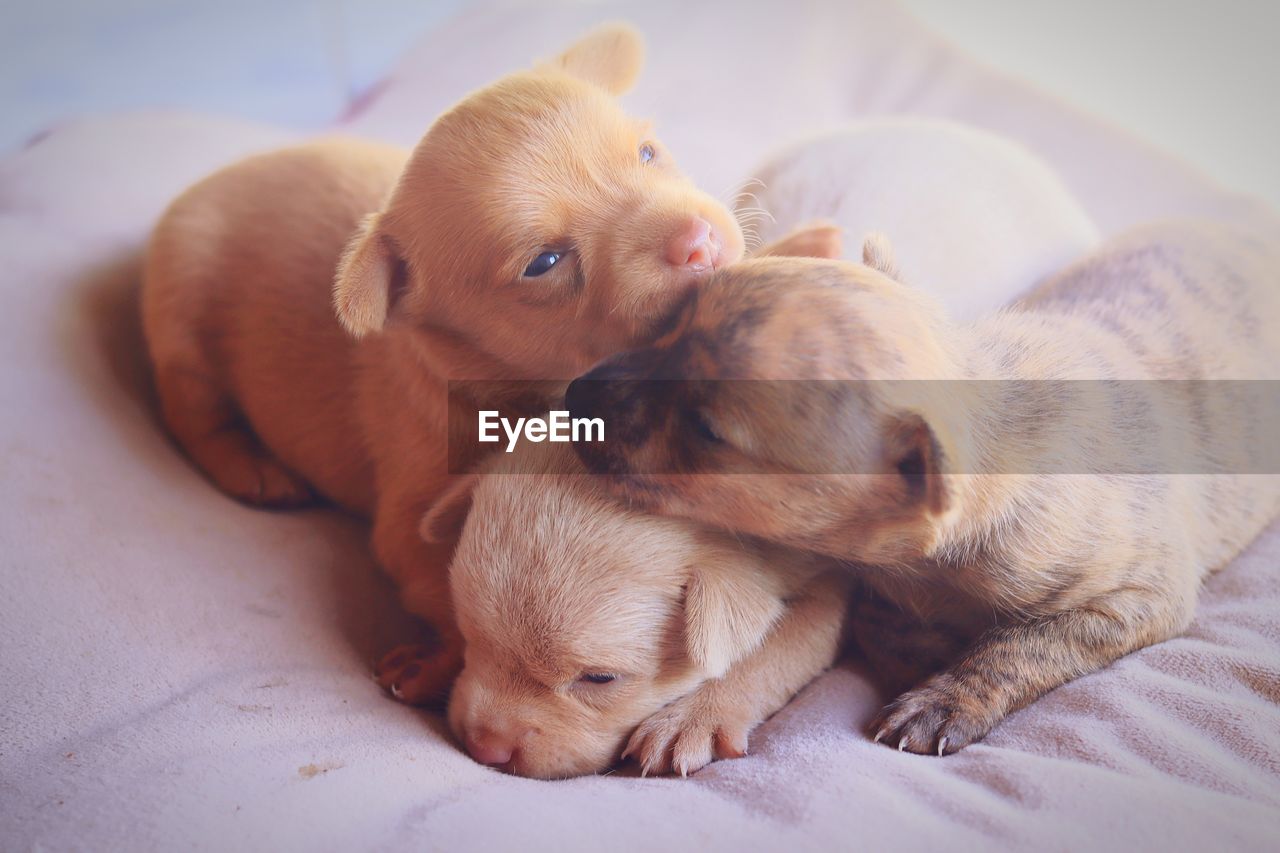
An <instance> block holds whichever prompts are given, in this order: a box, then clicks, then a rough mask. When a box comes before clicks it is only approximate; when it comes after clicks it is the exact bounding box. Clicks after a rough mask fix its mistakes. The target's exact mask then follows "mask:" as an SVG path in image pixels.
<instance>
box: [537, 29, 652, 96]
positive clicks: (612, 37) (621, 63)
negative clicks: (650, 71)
mask: <svg viewBox="0 0 1280 853" xmlns="http://www.w3.org/2000/svg"><path fill="white" fill-rule="evenodd" d="M643 66H644V39H643V38H642V37H641V36H640V33H639V32H638V31H637V30H636V29H635V27H632V26H630V25H628V24H621V23H614V24H603V25H601V26H599V27H596V28H595V29H594V30H592V31H591V32H589V33H587V34H586V35H585V36H583V37H582V38H581V39H579V40H578V41H576V42H574V43H573V44H572V45H571V46H570V47H569V48H568V49H566V50H565V51H564V53H562V54H560V55H559V56H557V57H556V58H555V59H552V60H550V61H548V62H546V63H544V64H543V66H542V67H546V68H558V69H560V70H561V71H564V72H566V73H568V74H572V75H573V76H574V77H577V78H578V79H580V80H586V81H587V82H588V83H594V84H595V85H597V86H599V87H600V88H602V89H604V90H605V91H606V92H610V93H612V94H614V95H621V94H623V93H624V92H626V91H628V90H629V89H630V88H631V87H632V86H634V85H635V82H636V78H637V77H639V76H640V69H641V68H642V67H643Z"/></svg>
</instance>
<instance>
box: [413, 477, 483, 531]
mask: <svg viewBox="0 0 1280 853" xmlns="http://www.w3.org/2000/svg"><path fill="white" fill-rule="evenodd" d="M479 480H480V475H479V474H466V475H463V476H461V477H454V478H453V482H451V483H450V484H449V485H448V487H447V488H446V489H445V490H444V492H443V493H442V494H441V495H440V497H438V498H436V502H435V503H433V504H432V505H431V509H429V510H427V514H426V515H424V516H423V517H422V521H421V523H419V524H418V534H419V535H420V536H421V537H422V538H423V539H424V540H426V541H427V542H431V543H433V544H438V543H446V542H455V541H457V539H458V537H459V536H461V535H462V526H463V525H464V524H466V523H467V514H468V513H470V512H471V493H472V492H473V491H475V487H476V483H477V482H479Z"/></svg>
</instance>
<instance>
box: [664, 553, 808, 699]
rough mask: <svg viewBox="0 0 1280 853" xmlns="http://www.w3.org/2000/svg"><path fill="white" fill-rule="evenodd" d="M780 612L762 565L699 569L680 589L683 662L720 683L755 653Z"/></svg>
mask: <svg viewBox="0 0 1280 853" xmlns="http://www.w3.org/2000/svg"><path fill="white" fill-rule="evenodd" d="M734 562H735V563H736V562H737V561H736V560H735V561H734ZM783 609H784V605H783V603H782V598H781V596H780V595H779V594H778V593H777V591H776V590H774V589H773V588H772V585H771V584H770V583H769V574H768V570H767V569H766V568H765V567H764V566H762V565H756V566H738V565H734V566H733V567H732V568H729V567H725V566H721V565H715V564H706V565H702V566H699V567H698V568H696V569H694V571H693V573H692V574H691V575H690V577H689V580H688V582H687V584H686V585H685V597H684V620H685V626H684V630H685V645H686V647H687V649H688V652H689V658H690V659H691V660H692V661H693V662H694V663H695V664H696V665H697V666H698V667H699V668H700V669H701V670H702V671H703V672H705V673H706V675H707V676H708V677H709V678H720V677H721V676H723V675H724V674H725V673H726V672H728V671H729V667H731V666H733V665H734V664H735V663H737V662H738V661H739V660H741V659H742V658H744V657H746V656H747V655H749V654H751V652H753V651H755V650H756V649H757V648H759V646H760V644H761V643H762V642H763V641H764V638H765V636H766V635H768V633H769V631H770V629H772V628H773V625H774V623H775V622H777V621H778V619H779V618H780V617H781V616H782V612H783Z"/></svg>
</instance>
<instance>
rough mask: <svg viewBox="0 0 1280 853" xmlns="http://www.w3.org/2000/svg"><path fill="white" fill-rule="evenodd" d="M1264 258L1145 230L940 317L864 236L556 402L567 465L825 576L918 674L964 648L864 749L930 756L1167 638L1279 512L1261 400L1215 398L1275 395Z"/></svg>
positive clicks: (1158, 228) (708, 289)
mask: <svg viewBox="0 0 1280 853" xmlns="http://www.w3.org/2000/svg"><path fill="white" fill-rule="evenodd" d="M1278 264H1280V252H1278V251H1277V249H1276V241H1275V240H1274V239H1273V238H1272V239H1264V238H1260V237H1259V236H1258V235H1257V234H1254V233H1250V232H1247V231H1244V230H1242V229H1233V228H1230V227H1226V226H1219V225H1212V224H1206V223H1164V224H1155V225H1150V226H1146V227H1143V228H1140V229H1136V230H1134V231H1132V232H1129V233H1127V234H1125V235H1122V236H1120V237H1117V238H1114V239H1113V240H1112V241H1110V242H1109V243H1108V244H1106V245H1105V246H1104V247H1103V248H1102V249H1101V250H1099V252H1098V253H1096V254H1095V255H1093V256H1091V257H1090V258H1088V259H1086V260H1083V261H1081V262H1079V263H1078V264H1076V265H1073V266H1072V267H1069V268H1068V269H1066V270H1064V271H1063V272H1061V273H1060V274H1059V275H1057V276H1055V277H1053V278H1052V279H1050V280H1049V281H1048V282H1046V283H1045V284H1043V285H1042V286H1040V287H1039V288H1037V289H1035V290H1033V291H1032V292H1030V293H1029V294H1027V295H1026V296H1025V297H1024V298H1023V299H1021V300H1020V301H1018V302H1017V303H1016V304H1014V305H1013V306H1011V307H1009V308H1008V309H1006V310H1003V311H1001V312H998V313H996V314H994V315H992V316H989V317H988V318H985V319H982V320H978V321H976V322H974V323H972V324H968V325H963V326H962V325H957V324H954V323H952V322H951V321H949V320H948V319H947V318H946V317H945V315H944V314H943V312H942V311H941V310H940V309H938V307H937V306H936V304H934V303H933V302H932V301H931V300H929V299H928V298H926V297H925V296H923V295H922V294H921V293H920V292H918V291H916V290H915V289H913V288H911V287H907V286H905V285H903V284H901V283H899V282H898V281H896V280H895V279H894V269H895V267H894V263H893V256H892V251H891V247H890V246H889V245H888V243H887V241H885V240H884V239H883V238H879V237H877V238H875V239H873V240H871V241H869V242H868V244H867V246H866V248H865V251H864V263H863V264H854V263H845V262H822V261H804V260H798V259H797V260H783V259H775V260H769V259H764V260H759V261H746V262H744V263H743V264H741V265H739V266H738V267H736V268H733V269H729V270H725V271H724V272H722V273H719V274H717V276H716V277H714V278H713V279H712V280H710V281H708V282H707V283H706V284H705V285H704V287H702V288H701V289H700V290H699V291H698V293H697V294H696V295H694V296H692V297H690V298H689V300H688V302H687V304H686V306H685V308H684V312H683V316H682V317H681V318H680V319H679V320H678V321H676V323H675V326H674V327H673V329H672V331H671V332H670V333H669V334H668V335H667V336H665V337H664V338H662V339H660V340H659V341H658V342H657V343H656V344H654V345H652V346H650V347H646V348H642V349H639V350H636V351H633V352H630V353H625V354H622V355H619V356H615V357H613V358H612V359H610V360H607V361H606V362H605V363H604V364H602V365H601V366H599V367H597V368H596V369H595V370H593V371H591V372H589V373H587V374H586V375H585V377H583V378H582V379H580V380H578V381H576V382H575V383H573V385H571V386H570V388H569V392H568V402H569V405H568V408H569V410H570V412H571V413H572V414H573V415H574V416H588V417H601V418H603V419H604V422H605V424H606V429H607V436H611V438H609V439H608V440H607V441H606V442H604V443H603V444H600V443H597V444H586V443H578V444H577V445H576V449H577V450H578V451H579V454H580V456H581V457H582V459H583V460H584V461H585V462H586V464H587V466H588V468H589V469H590V470H592V471H594V472H597V473H603V474H607V475H608V477H607V478H606V479H607V481H608V482H609V484H610V488H611V490H612V491H614V492H616V493H618V494H621V495H624V496H625V497H627V498H628V499H629V500H630V501H631V502H632V503H633V505H635V506H637V507H641V508H646V509H649V510H652V511H656V512H659V513H662V514H667V515H672V516H675V517H683V518H690V519H695V520H698V521H701V522H704V523H708V524H710V525H713V526H716V527H719V528H721V529H727V530H731V531H736V532H739V533H742V534H749V535H752V536H758V537H761V538H764V539H767V540H770V541H774V542H778V543H782V544H786V545H789V546H792V547H796V548H803V549H811V550H814V551H818V552H821V553H824V554H827V555H830V556H832V557H836V558H839V559H841V560H843V561H845V562H846V563H847V564H848V565H849V566H850V568H851V571H852V572H854V573H855V574H856V575H857V577H858V578H859V580H860V581H861V582H862V583H864V584H865V585H867V586H868V587H870V588H871V589H872V590H874V591H875V592H876V593H877V594H878V595H879V596H881V597H882V598H883V599H884V600H886V601H887V602H888V603H890V604H891V605H892V606H894V607H897V608H900V609H901V610H902V611H903V612H904V613H906V614H907V615H908V616H910V617H911V618H912V619H914V620H915V621H916V622H917V627H918V629H919V630H921V631H924V630H927V629H940V631H941V633H942V634H944V635H945V636H943V637H939V638H938V642H937V643H934V642H933V641H932V640H921V642H920V646H921V647H922V648H923V647H926V646H928V647H930V651H929V652H928V654H927V655H926V656H927V657H928V658H930V659H931V660H932V659H935V658H936V656H937V652H938V649H939V648H946V647H948V646H950V647H952V648H958V649H960V651H959V652H958V653H957V654H955V655H954V656H953V657H952V658H951V659H950V660H949V661H948V662H947V663H946V665H945V666H944V667H943V668H942V669H941V670H940V671H937V672H935V673H933V674H932V675H930V676H929V677H927V678H926V679H925V680H923V682H922V683H919V684H918V685H917V686H915V688H914V689H911V690H908V691H907V692H905V693H903V694H902V695H901V696H899V697H898V698H897V699H896V700H895V701H893V702H892V703H891V704H890V705H889V706H888V707H887V708H886V709H885V711H884V712H883V714H882V716H881V717H880V718H879V719H878V720H877V721H876V723H875V725H874V728H873V730H874V733H875V739H876V740H878V741H879V740H884V741H887V742H888V743H890V744H892V745H895V746H897V747H898V748H899V749H902V750H907V751H910V752H915V753H937V754H939V755H942V754H948V753H953V752H956V751H957V750H960V749H962V748H963V747H965V746H966V745H968V744H971V743H973V742H975V741H978V740H980V739H981V738H983V737H984V736H985V735H986V734H987V733H988V732H989V731H990V730H991V729H992V728H993V727H994V726H995V725H996V724H997V723H998V722H999V721H1000V720H1002V719H1003V718H1004V717H1005V716H1006V715H1007V714H1009V713H1010V712H1012V711H1013V710H1015V709H1017V708H1020V707H1022V706H1024V705H1026V704H1028V703H1030V702H1032V701H1033V700H1035V699H1036V698H1038V697H1039V696H1041V695H1042V694H1044V693H1045V692H1046V691H1048V690H1051V689H1053V688H1055V687H1057V686H1058V685H1061V684H1063V683H1064V682H1067V681H1070V680H1072V679H1074V678H1078V677H1080V676H1082V675H1084V674H1086V673H1090V672H1093V671H1095V670H1097V669H1100V668H1102V667H1104V666H1107V665H1108V664H1110V663H1112V662H1113V661H1115V660H1117V659H1118V658H1120V657H1121V656H1123V655H1126V654H1128V653H1130V652H1132V651H1134V650H1136V649H1139V648H1142V647H1144V646H1147V645H1150V644H1153V643H1157V642H1160V641H1162V640H1165V639H1168V638H1170V637H1173V636H1175V635H1177V634H1178V633H1180V632H1181V631H1182V630H1183V629H1185V628H1186V627H1187V625H1188V623H1189V622H1190V620H1191V618H1192V614H1193V612H1194V608H1195V603H1196V599H1197V595H1198V590H1199V588H1200V585H1201V583H1202V581H1203V580H1204V579H1205V578H1206V577H1207V576H1208V575H1209V574H1210V573H1211V572H1213V571H1214V570H1216V569H1217V568H1219V567H1221V566H1222V565H1224V564H1225V563H1226V562H1227V561H1229V560H1230V559H1231V558H1232V557H1234V556H1235V555H1236V554H1237V553H1238V552H1239V551H1240V550H1241V549H1242V548H1244V547H1245V546H1246V545H1247V544H1248V543H1249V542H1250V541H1251V540H1252V539H1253V538H1254V537H1255V536H1256V535H1257V534H1258V533H1259V532H1260V531H1261V530H1262V529H1263V528H1264V526H1265V525H1266V524H1267V523H1269V522H1270V521H1271V520H1272V519H1274V518H1275V517H1276V515H1277V513H1280V479H1278V478H1277V477H1276V476H1275V474H1276V473H1277V472H1280V460H1278V459H1277V458H1276V455H1277V452H1276V450H1275V447H1274V434H1275V429H1276V427H1277V425H1280V400H1277V399H1275V395H1274V393H1272V392H1270V391H1268V389H1269V388H1270V387H1272V386H1273V385H1274V383H1267V382H1264V383H1256V382H1235V381H1232V380H1254V379H1275V378H1276V377H1277V374H1276V370H1277V368H1276V365H1277V364H1280V290H1277V288H1275V286H1274V278H1273V276H1274V270H1275V269H1276V268H1277V265H1278ZM652 378H663V379H682V380H685V381H682V382H669V381H668V382H650V381H648V380H649V379H652ZM593 380H594V381H593ZM726 380H728V381H726ZM733 380H750V381H747V382H740V381H733ZM771 380H777V381H771ZM796 380H817V381H796ZM918 380H933V381H924V382H922V381H918ZM971 380H987V381H971ZM1078 380H1086V381H1078ZM1098 380H1102V381H1098ZM1184 380H1195V381H1190V382H1188V381H1184ZM1204 380H1218V381H1217V382H1206V381H1204ZM852 618H853V620H854V621H855V623H856V622H857V621H858V619H859V617H858V615H856V614H855V615H854V616H853V617H852ZM863 627H864V628H865V627H866V626H863ZM890 639H897V637H892V638H890ZM863 645H864V648H865V647H866V644H865V643H864V644H863Z"/></svg>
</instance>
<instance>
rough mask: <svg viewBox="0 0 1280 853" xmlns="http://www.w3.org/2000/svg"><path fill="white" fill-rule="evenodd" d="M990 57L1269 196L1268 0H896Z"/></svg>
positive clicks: (1279, 112)
mask: <svg viewBox="0 0 1280 853" xmlns="http://www.w3.org/2000/svg"><path fill="white" fill-rule="evenodd" d="M904 2H905V4H906V5H907V7H908V8H910V9H911V10H912V11H913V12H915V13H916V14H917V15H918V16H919V17H920V18H922V19H924V20H925V21H926V22H928V23H930V24H932V25H933V26H934V27H935V28H937V29H939V30H942V31H943V32H944V33H945V34H946V35H947V36H948V37H950V38H951V39H952V41H954V42H956V43H958V44H960V45H961V46H963V47H965V48H966V49H968V50H969V52H971V53H974V54H976V55H978V56H981V57H983V58H984V59H985V60H986V61H987V62H988V63H990V64H991V65H995V66H997V67H999V68H1002V69H1005V70H1007V71H1009V72H1012V73H1013V74H1015V75H1016V76H1019V77H1022V78H1024V79H1027V80H1030V81H1032V82H1034V83H1036V84H1038V85H1039V86H1040V87H1041V88H1043V89H1045V90H1047V91H1050V92H1053V93H1055V94H1057V95H1059V96H1061V97H1063V98H1066V99H1068V100H1070V101H1072V102H1073V103H1075V104H1077V105H1079V106H1083V107H1085V108H1086V109H1088V110H1090V111H1092V112H1094V113H1096V114H1099V115H1102V116H1103V117H1105V118H1107V119H1109V120H1111V121H1112V122H1113V123H1115V124H1118V125H1121V126H1123V127H1126V128H1129V129H1130V130H1132V131H1134V132H1136V133H1139V134H1141V135H1142V136H1144V137H1145V138H1147V139H1150V140H1153V141H1155V142H1157V143H1159V144H1160V145H1161V146H1163V147H1164V148H1166V149H1169V150H1171V151H1173V152H1175V153H1177V154H1179V155H1181V156H1182V157H1183V158H1184V159H1186V160H1189V161H1191V162H1192V163H1194V164H1196V165H1198V166H1199V167H1200V168H1201V169H1203V170H1205V171H1207V172H1209V173H1210V174H1211V175H1212V176H1213V177H1215V178H1217V179H1218V181H1219V182H1221V183H1223V184H1225V185H1228V186H1231V187H1234V188H1236V189H1239V190H1243V191H1248V192H1252V193H1256V194H1258V195H1263V196H1266V197H1267V198H1268V199H1270V200H1271V202H1272V203H1273V204H1276V205H1277V206H1280V43H1278V42H1280V0H1198V2H1187V0H904Z"/></svg>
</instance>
